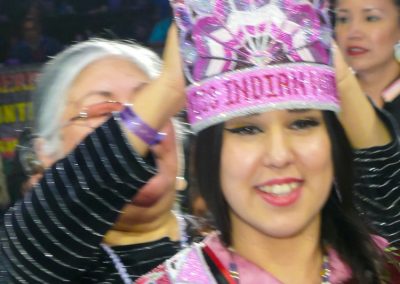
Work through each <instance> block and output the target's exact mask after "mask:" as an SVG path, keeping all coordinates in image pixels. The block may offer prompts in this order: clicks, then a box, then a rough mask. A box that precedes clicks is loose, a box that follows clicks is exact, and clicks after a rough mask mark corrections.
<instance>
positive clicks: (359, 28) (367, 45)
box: [335, 0, 400, 73]
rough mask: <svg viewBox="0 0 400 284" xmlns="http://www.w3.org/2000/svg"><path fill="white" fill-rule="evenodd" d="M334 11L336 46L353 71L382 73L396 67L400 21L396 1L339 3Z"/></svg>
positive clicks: (360, 0)
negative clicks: (394, 50)
mask: <svg viewBox="0 0 400 284" xmlns="http://www.w3.org/2000/svg"><path fill="white" fill-rule="evenodd" d="M335 8H336V9H335V10H336V17H335V20H336V24H335V34H336V39H337V43H338V45H339V47H340V49H341V51H342V52H343V54H344V56H345V58H346V60H347V62H348V63H349V64H350V66H351V67H353V69H355V70H356V71H357V72H359V73H360V72H368V71H375V72H380V70H382V68H390V67H393V66H394V65H397V62H396V60H395V58H394V55H393V45H394V44H395V43H396V42H397V41H399V40H400V20H399V8H398V7H397V6H396V5H395V4H394V1H393V0H338V1H337V4H336V7H335Z"/></svg>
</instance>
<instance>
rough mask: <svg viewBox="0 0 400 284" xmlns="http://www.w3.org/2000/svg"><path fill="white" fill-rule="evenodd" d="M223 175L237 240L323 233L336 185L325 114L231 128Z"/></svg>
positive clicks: (255, 118)
mask: <svg viewBox="0 0 400 284" xmlns="http://www.w3.org/2000/svg"><path fill="white" fill-rule="evenodd" d="M220 174H221V186H222V190H223V194H224V196H225V198H226V200H227V202H228V204H229V206H230V208H231V214H230V215H231V219H232V225H233V238H235V236H236V237H237V236H238V235H242V236H246V238H250V239H251V237H250V236H251V235H252V234H253V236H254V233H255V234H258V235H264V236H269V237H279V238H285V237H290V236H293V235H297V234H300V233H301V232H304V231H308V230H309V229H310V228H314V229H315V230H319V220H320V217H319V215H320V210H321V208H322V207H323V205H324V204H325V202H326V200H327V198H328V196H329V193H330V190H331V186H332V180H333V163H332V157H331V143H330V140H329V136H328V133H327V129H326V126H325V122H324V119H323V116H322V112H321V111H317V110H297V111H289V110H278V111H270V112H266V113H262V114H258V115H251V116H247V117H240V118H235V119H232V120H230V121H228V122H226V123H225V130H224V134H223V144H222V160H221V173H220ZM235 232H237V234H236V235H235ZM316 232H318V231H316Z"/></svg>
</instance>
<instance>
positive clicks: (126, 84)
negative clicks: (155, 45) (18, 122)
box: [61, 56, 149, 154]
mask: <svg viewBox="0 0 400 284" xmlns="http://www.w3.org/2000/svg"><path fill="white" fill-rule="evenodd" d="M148 81H149V78H148V76H147V75H146V74H145V73H144V72H143V71H142V70H140V69H139V68H137V67H136V65H135V64H133V63H132V62H130V61H128V60H126V59H123V58H119V57H111V56H110V57H106V58H103V59H99V60H97V61H95V62H93V63H91V64H90V65H88V66H87V67H86V68H85V69H83V70H82V72H81V73H80V74H79V75H78V76H77V78H76V79H75V81H74V82H73V83H72V85H71V87H70V89H69V91H68V93H67V105H66V108H65V110H64V114H63V117H62V120H63V121H62V125H63V127H62V130H61V135H62V138H61V139H62V143H63V149H64V153H65V154H67V153H69V152H70V151H71V150H72V149H74V148H75V146H76V145H77V144H78V143H79V142H80V141H81V140H82V139H83V138H84V137H86V136H87V135H88V134H89V133H90V132H92V131H93V130H94V128H95V127H97V126H99V125H100V124H101V123H103V122H104V121H105V120H106V118H107V117H108V116H99V117H95V118H90V119H82V120H76V121H73V122H71V118H73V117H76V116H78V115H79V113H80V112H82V111H86V110H87V109H88V108H90V107H92V106H94V105H97V104H99V103H100V104H101V103H104V102H106V101H117V102H120V103H127V102H130V101H131V99H132V94H134V90H135V89H136V88H138V87H139V86H140V85H142V84H143V83H145V82H148Z"/></svg>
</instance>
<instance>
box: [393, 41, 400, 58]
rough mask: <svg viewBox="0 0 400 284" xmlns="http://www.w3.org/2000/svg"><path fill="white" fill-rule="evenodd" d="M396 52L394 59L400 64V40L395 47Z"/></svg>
mask: <svg viewBox="0 0 400 284" xmlns="http://www.w3.org/2000/svg"><path fill="white" fill-rule="evenodd" d="M393 50H394V58H396V60H397V62H400V40H399V41H398V42H397V43H396V44H395V45H394V46H393Z"/></svg>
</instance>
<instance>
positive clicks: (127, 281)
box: [100, 210, 189, 284]
mask: <svg viewBox="0 0 400 284" xmlns="http://www.w3.org/2000/svg"><path fill="white" fill-rule="evenodd" d="M172 213H173V214H174V215H175V218H176V220H177V222H178V226H179V236H180V240H179V244H180V248H181V249H183V248H185V247H187V246H188V245H189V242H188V235H187V233H186V226H187V224H186V220H185V218H184V217H183V216H182V214H180V213H178V212H176V211H175V210H173V211H172ZM100 246H101V247H102V248H103V249H104V251H105V252H106V253H107V254H108V256H109V257H110V258H111V261H112V262H113V264H114V267H115V268H116V269H117V271H118V274H119V276H120V277H121V279H122V281H123V282H124V284H132V279H131V277H130V276H129V273H128V271H127V269H126V267H125V265H124V264H123V263H122V261H121V258H120V257H119V256H118V255H117V254H116V253H115V251H114V250H113V249H112V248H111V247H110V246H108V245H106V244H100ZM134 276H140V275H134Z"/></svg>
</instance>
